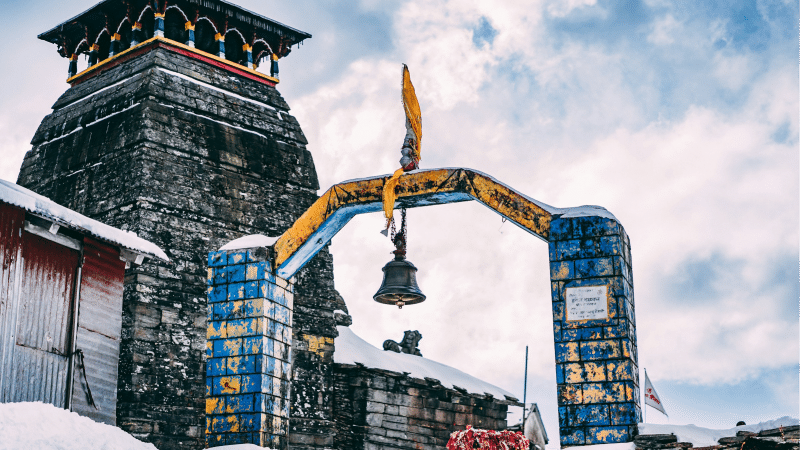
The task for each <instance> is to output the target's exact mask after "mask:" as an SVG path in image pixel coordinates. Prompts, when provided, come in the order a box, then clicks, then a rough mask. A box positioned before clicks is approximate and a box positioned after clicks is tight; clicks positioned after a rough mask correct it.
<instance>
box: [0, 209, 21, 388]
mask: <svg viewBox="0 0 800 450" xmlns="http://www.w3.org/2000/svg"><path fill="white" fill-rule="evenodd" d="M24 224H25V211H23V210H22V209H20V208H16V207H14V206H11V205H8V204H6V203H0V402H9V401H11V399H10V395H11V385H12V384H13V372H12V365H11V361H12V356H13V354H14V346H15V342H16V333H17V315H18V313H19V298H18V293H19V290H20V283H21V282H22V228H23V226H24Z"/></svg>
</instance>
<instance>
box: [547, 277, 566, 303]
mask: <svg viewBox="0 0 800 450" xmlns="http://www.w3.org/2000/svg"><path fill="white" fill-rule="evenodd" d="M563 290H564V282H563V281H551V282H550V298H551V299H552V300H553V301H554V302H560V301H563V300H564V299H563V298H562V297H561V292H562V291H563Z"/></svg>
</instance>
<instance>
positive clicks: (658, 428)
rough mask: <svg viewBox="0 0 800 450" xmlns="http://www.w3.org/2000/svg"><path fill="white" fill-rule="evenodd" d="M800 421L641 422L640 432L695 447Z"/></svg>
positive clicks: (621, 448) (610, 447)
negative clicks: (718, 426)
mask: <svg viewBox="0 0 800 450" xmlns="http://www.w3.org/2000/svg"><path fill="white" fill-rule="evenodd" d="M798 424H800V421H798V419H795V418H793V417H788V416H786V417H781V418H780V419H775V420H769V421H766V422H761V423H757V424H755V425H742V426H739V427H733V428H727V429H724V430H713V429H710V428H703V427H698V426H696V425H668V424H667V425H664V424H654V423H640V424H639V434H674V435H675V436H677V437H678V442H691V443H692V444H694V446H695V447H708V446H712V445H717V441H718V440H719V439H720V438H724V437H729V436H736V432H737V431H752V432H753V433H757V432H759V431H762V430H773V429H775V428H780V427H782V426H783V427H787V426H791V425H798ZM634 448H636V446H635V445H634V444H633V442H626V443H624V444H605V445H586V446H580V447H570V450H575V449H586V450H589V449H591V450H633V449H634Z"/></svg>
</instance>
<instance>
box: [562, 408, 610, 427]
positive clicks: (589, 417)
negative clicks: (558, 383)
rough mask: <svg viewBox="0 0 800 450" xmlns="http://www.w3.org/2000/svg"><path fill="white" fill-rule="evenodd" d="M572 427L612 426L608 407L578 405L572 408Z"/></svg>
mask: <svg viewBox="0 0 800 450" xmlns="http://www.w3.org/2000/svg"><path fill="white" fill-rule="evenodd" d="M570 408H571V411H570V413H571V414H570V422H571V423H570V425H571V426H583V425H610V420H609V415H608V405H577V406H572V407H570Z"/></svg>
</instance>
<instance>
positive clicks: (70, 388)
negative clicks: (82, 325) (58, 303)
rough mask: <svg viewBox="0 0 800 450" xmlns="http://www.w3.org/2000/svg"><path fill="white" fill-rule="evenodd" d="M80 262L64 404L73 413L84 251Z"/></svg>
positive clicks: (73, 304) (73, 305) (74, 295)
mask: <svg viewBox="0 0 800 450" xmlns="http://www.w3.org/2000/svg"><path fill="white" fill-rule="evenodd" d="M78 258H80V259H79V260H78V273H77V275H76V278H77V279H76V280H75V291H74V293H73V299H72V305H71V306H72V318H71V319H72V320H71V322H72V323H71V324H70V328H71V330H70V331H71V333H70V334H71V336H70V337H71V339H70V341H71V342H70V347H69V369H67V398H66V401H65V402H64V409H66V410H68V411H72V394H73V392H74V390H75V387H74V384H75V377H74V372H75V349H77V348H78V320H80V319H79V317H80V315H79V314H80V305H81V279H82V278H83V251H81V253H80V255H79V256H78Z"/></svg>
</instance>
